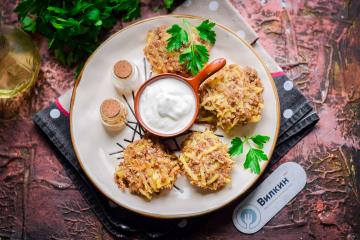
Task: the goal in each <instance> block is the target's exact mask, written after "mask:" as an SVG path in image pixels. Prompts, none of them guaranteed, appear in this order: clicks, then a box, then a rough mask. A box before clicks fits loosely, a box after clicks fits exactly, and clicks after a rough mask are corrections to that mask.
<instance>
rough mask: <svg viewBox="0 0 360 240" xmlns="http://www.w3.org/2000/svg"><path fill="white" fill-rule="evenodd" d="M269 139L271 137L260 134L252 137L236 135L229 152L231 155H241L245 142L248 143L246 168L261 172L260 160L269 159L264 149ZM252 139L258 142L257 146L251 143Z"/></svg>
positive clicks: (257, 172)
mask: <svg viewBox="0 0 360 240" xmlns="http://www.w3.org/2000/svg"><path fill="white" fill-rule="evenodd" d="M269 139H270V137H268V136H263V135H260V134H257V135H254V136H251V137H244V138H243V139H241V138H240V137H235V138H233V139H232V140H231V147H230V148H229V150H228V153H229V154H230V156H235V155H240V154H242V153H243V149H244V144H247V145H248V146H249V148H250V149H249V151H248V152H247V154H246V158H245V162H244V168H245V169H250V170H251V172H253V173H256V174H259V173H260V162H261V161H263V160H268V157H267V156H266V154H265V153H264V151H263V150H262V149H263V148H264V144H265V143H266V142H268V141H269ZM250 140H251V141H253V142H254V143H255V144H256V147H253V146H251V145H250V143H249V141H250Z"/></svg>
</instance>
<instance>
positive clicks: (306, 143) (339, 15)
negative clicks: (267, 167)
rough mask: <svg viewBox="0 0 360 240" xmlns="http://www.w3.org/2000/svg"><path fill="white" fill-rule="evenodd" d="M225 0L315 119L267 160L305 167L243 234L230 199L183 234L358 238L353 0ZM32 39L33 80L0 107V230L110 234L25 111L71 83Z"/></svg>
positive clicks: (359, 156) (359, 44) (358, 41)
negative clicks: (10, 109) (300, 179)
mask: <svg viewBox="0 0 360 240" xmlns="http://www.w3.org/2000/svg"><path fill="white" fill-rule="evenodd" d="M193 1H195V0H193ZM2 2H3V3H4V9H0V10H1V11H2V12H3V15H4V21H5V23H7V24H18V23H17V17H16V14H14V13H13V9H14V7H15V5H16V1H14V0H2ZM155 2H157V1H155ZM232 2H233V4H234V5H235V7H236V8H237V10H238V11H239V12H240V13H241V15H242V16H243V17H244V18H245V19H246V20H247V21H248V22H249V23H250V24H251V26H252V27H253V28H254V29H255V30H256V32H257V33H258V34H259V36H260V42H261V43H262V44H263V45H264V46H265V48H266V49H267V50H268V51H269V53H270V54H271V55H272V56H273V57H274V58H275V59H276V61H277V62H278V63H279V64H280V65H281V66H282V67H283V68H284V69H285V70H286V73H287V74H288V76H289V77H290V78H291V79H292V80H294V82H295V84H296V85H297V86H298V87H299V88H300V89H301V90H302V91H303V92H304V94H305V95H306V96H307V97H308V98H309V99H310V100H311V101H312V102H313V103H314V105H315V107H316V110H317V112H318V113H319V115H320V122H319V123H318V125H317V126H316V128H315V129H314V130H313V131H312V132H311V133H310V134H309V135H308V136H306V137H305V138H304V139H303V140H302V141H301V142H300V143H299V144H297V145H296V146H295V147H294V148H293V149H292V150H291V151H290V152H289V153H288V154H287V155H286V156H285V157H284V158H283V159H282V160H281V161H280V162H279V163H278V164H277V165H279V164H281V163H283V162H286V161H295V162H298V163H300V164H301V165H302V166H303V167H304V168H305V169H306V171H307V174H308V183H307V186H306V189H305V190H304V191H302V192H301V193H300V194H299V195H298V196H297V197H296V198H295V199H294V200H293V201H292V202H291V203H290V204H288V205H287V207H285V208H284V209H283V210H282V211H281V212H280V213H279V214H278V215H277V216H276V217H275V218H273V219H272V220H271V221H270V222H269V223H268V224H267V225H266V226H265V227H264V228H263V229H262V230H261V231H260V232H258V233H257V234H255V235H252V236H249V235H243V234H240V233H239V232H238V231H237V230H236V229H235V228H234V227H233V225H232V221H231V214H232V210H233V208H234V204H233V205H230V206H227V207H225V208H224V209H222V210H220V211H217V212H215V213H212V214H210V215H209V216H208V222H207V223H204V224H203V225H202V226H201V227H200V228H199V229H197V230H195V231H194V232H193V233H192V234H191V237H192V238H194V239H265V238H277V239H359V235H360V217H359V216H360V189H359V181H360V177H359V172H358V171H359V169H360V162H359V161H360V146H359V145H360V127H359V126H360V122H359V121H360V120H359V119H360V87H359V85H360V64H359V63H360V38H359V36H360V25H359V24H360V1H356V0H353V1H351V0H347V1H341V0H333V1H328V0H311V1H310V0H308V1H307V0H292V1H289V0H262V1H257V0H256V1H255V0H252V1H245V0H243V1H240V0H238V1H235V0H233V1H232ZM156 4H157V3H154V2H151V1H143V3H142V18H146V17H149V16H152V15H159V14H161V13H164V12H158V13H154V12H151V9H152V8H153V7H154V6H156ZM126 24H128V23H126ZM123 25H124V24H123V23H121V22H119V23H118V24H117V25H116V26H115V28H114V29H113V30H112V31H111V32H110V33H109V34H111V33H113V32H115V31H117V30H119V29H121V28H122V26H123ZM35 41H36V42H37V44H38V45H39V47H40V51H41V57H42V66H41V73H40V77H39V80H38V81H37V83H36V86H35V88H34V89H33V90H32V91H31V93H29V94H28V96H26V98H25V99H23V104H22V106H21V107H20V110H19V113H18V114H16V115H14V114H9V113H6V112H3V111H1V112H0V239H1V238H2V237H9V238H12V239H19V238H25V239H95V238H96V239H112V237H111V236H110V235H109V234H108V233H107V232H106V230H105V229H104V228H103V226H102V225H101V224H100V223H99V221H98V220H97V219H96V217H95V216H94V214H93V213H92V212H91V210H89V207H88V205H87V203H86V202H85V201H84V200H83V198H82V197H81V195H80V193H79V192H78V190H77V189H76V188H75V187H74V186H73V184H72V183H71V181H70V180H69V178H68V177H67V176H66V174H65V172H64V170H63V168H62V166H61V164H60V163H59V162H58V160H57V159H56V156H55V155H54V153H53V150H52V148H51V146H50V144H49V143H48V142H47V140H46V138H44V137H43V136H42V135H41V134H40V132H39V131H38V130H37V129H36V127H35V126H34V124H33V123H32V121H31V116H32V115H33V114H34V113H36V112H37V111H39V110H41V109H42V108H44V107H46V106H47V105H48V104H49V103H50V102H52V101H53V100H54V98H56V97H58V96H59V95H61V94H62V93H64V92H65V90H67V89H68V88H69V87H71V86H73V84H74V79H73V69H69V68H65V67H63V66H60V65H59V63H58V62H57V61H56V60H55V59H54V58H53V57H52V56H51V55H49V53H48V51H47V42H46V40H45V39H43V38H42V37H41V36H35ZM0 107H1V104H0ZM274 168H276V166H275V167H274Z"/></svg>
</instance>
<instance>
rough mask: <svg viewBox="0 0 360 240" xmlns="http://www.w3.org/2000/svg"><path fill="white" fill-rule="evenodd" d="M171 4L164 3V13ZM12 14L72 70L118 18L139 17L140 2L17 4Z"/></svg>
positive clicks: (23, 0)
mask: <svg viewBox="0 0 360 240" xmlns="http://www.w3.org/2000/svg"><path fill="white" fill-rule="evenodd" d="M173 4H174V1H173V0H164V1H163V5H164V7H165V8H166V9H170V8H172V6H173ZM15 11H16V12H17V13H18V17H19V20H20V22H21V24H22V26H23V29H24V30H26V31H28V32H39V33H40V34H42V35H43V36H45V37H46V38H47V39H48V44H49V49H50V50H51V51H52V52H53V53H54V56H55V57H56V58H57V59H58V60H59V61H60V62H61V63H62V64H64V65H67V66H72V65H74V64H77V63H81V62H82V61H83V60H84V59H86V58H87V57H88V56H89V55H90V54H91V53H92V52H93V51H94V50H95V49H96V48H97V46H98V45H99V40H101V36H102V33H104V32H105V30H108V29H110V28H112V27H113V26H114V25H115V23H116V21H117V18H118V17H119V16H121V18H122V20H124V21H130V20H132V19H134V18H137V17H139V16H140V0H71V1H69V0H20V2H19V4H18V6H17V8H16V9H15Z"/></svg>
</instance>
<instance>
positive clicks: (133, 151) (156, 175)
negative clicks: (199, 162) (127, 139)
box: [115, 139, 180, 200]
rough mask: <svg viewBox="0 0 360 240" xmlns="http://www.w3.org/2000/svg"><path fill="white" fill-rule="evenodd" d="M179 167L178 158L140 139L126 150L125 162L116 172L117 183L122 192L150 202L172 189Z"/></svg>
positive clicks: (149, 141)
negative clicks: (135, 194) (155, 196)
mask: <svg viewBox="0 0 360 240" xmlns="http://www.w3.org/2000/svg"><path fill="white" fill-rule="evenodd" d="M179 171H180V166H179V164H178V161H177V157H176V156H175V155H172V154H169V153H167V152H166V151H165V150H164V146H163V145H161V144H160V143H158V142H154V141H153V140H151V139H140V140H137V141H135V142H133V143H131V144H129V145H128V146H127V147H126V149H125V150H124V161H123V162H121V163H120V164H119V166H118V167H117V169H116V171H115V181H116V183H117V184H118V186H119V187H120V188H121V189H123V190H124V189H125V188H129V190H130V192H132V193H137V194H140V195H142V196H144V197H146V198H147V199H149V200H150V199H151V198H152V196H153V194H154V193H158V192H160V190H162V189H171V188H172V187H173V185H174V183H175V181H176V178H177V174H178V173H179Z"/></svg>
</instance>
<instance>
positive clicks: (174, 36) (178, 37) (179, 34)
mask: <svg viewBox="0 0 360 240" xmlns="http://www.w3.org/2000/svg"><path fill="white" fill-rule="evenodd" d="M166 32H167V33H169V34H171V37H170V38H169V39H168V40H167V46H166V49H167V50H168V51H169V52H172V51H176V50H179V49H180V48H181V47H182V46H183V45H185V44H187V43H188V42H189V38H188V34H187V32H186V31H185V30H184V29H182V28H181V27H180V26H179V25H178V24H174V25H172V26H171V28H169V29H168V30H166Z"/></svg>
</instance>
